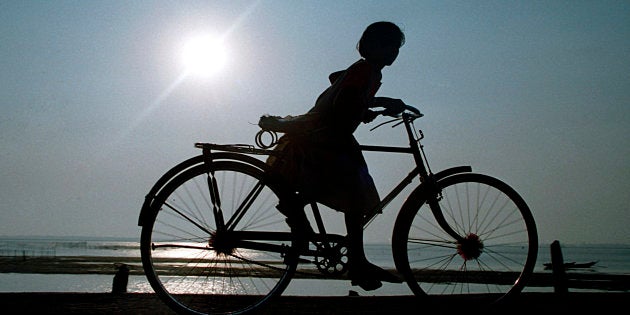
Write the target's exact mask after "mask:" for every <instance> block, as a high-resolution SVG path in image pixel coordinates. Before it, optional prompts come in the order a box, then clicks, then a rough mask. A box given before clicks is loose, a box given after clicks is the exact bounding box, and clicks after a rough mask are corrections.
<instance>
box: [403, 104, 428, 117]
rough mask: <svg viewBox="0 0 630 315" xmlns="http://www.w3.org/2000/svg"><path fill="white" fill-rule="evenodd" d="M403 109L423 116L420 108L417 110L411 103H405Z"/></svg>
mask: <svg viewBox="0 0 630 315" xmlns="http://www.w3.org/2000/svg"><path fill="white" fill-rule="evenodd" d="M405 110H407V111H410V112H412V113H414V114H416V115H418V117H422V116H424V115H423V114H422V113H421V112H420V110H418V109H417V108H415V107H413V106H411V105H407V104H405Z"/></svg>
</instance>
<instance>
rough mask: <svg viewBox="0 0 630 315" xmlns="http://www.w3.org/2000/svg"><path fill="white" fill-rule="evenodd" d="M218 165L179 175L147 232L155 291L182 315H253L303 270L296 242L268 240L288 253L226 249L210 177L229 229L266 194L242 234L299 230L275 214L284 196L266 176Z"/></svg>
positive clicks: (155, 204) (147, 265)
mask: <svg viewBox="0 0 630 315" xmlns="http://www.w3.org/2000/svg"><path fill="white" fill-rule="evenodd" d="M210 165H211V166H208V165H206V164H204V163H201V164H198V165H195V166H192V167H189V168H187V169H185V170H183V171H182V172H178V174H177V175H176V176H175V177H173V178H172V179H170V180H169V181H167V183H166V184H165V185H164V186H163V187H162V188H161V189H160V191H159V193H158V194H157V195H156V196H155V198H154V200H153V201H152V203H151V208H150V210H149V212H148V214H146V216H145V218H144V222H143V225H142V231H141V240H140V251H141V257H142V264H143V268H144V271H145V275H146V277H147V279H148V280H149V283H150V284H151V286H152V288H153V290H154V291H155V292H156V293H157V294H158V296H160V298H161V299H162V300H163V301H164V302H165V303H166V304H167V305H168V306H169V307H170V308H171V309H173V310H175V311H177V312H178V313H181V314H245V313H249V312H250V311H253V310H255V309H258V308H259V307H261V306H263V305H264V304H265V303H267V302H268V301H269V300H270V299H271V298H272V297H274V296H277V295H280V294H281V293H282V292H283V291H284V289H285V288H286V287H287V285H288V284H289V282H290V281H291V278H292V276H293V274H294V272H295V269H296V265H297V251H296V250H295V247H294V243H295V242H294V241H293V238H292V237H291V238H290V239H289V240H284V241H265V242H267V243H273V245H277V246H280V247H282V248H284V250H283V251H282V252H270V251H265V250H264V249H262V250H253V249H243V248H240V247H238V246H237V245H235V244H230V245H225V244H226V242H227V243H228V244H229V243H230V239H228V238H221V237H219V235H225V234H220V233H217V225H216V224H215V222H216V216H215V214H214V212H213V208H212V207H213V204H212V201H211V198H210V191H211V189H209V186H210V184H209V182H208V176H209V174H212V175H213V177H214V178H215V180H216V184H217V185H216V187H217V189H215V190H214V191H215V192H216V193H217V194H218V195H219V196H220V198H221V207H220V208H221V210H222V212H223V218H224V222H229V220H230V219H233V218H234V219H236V215H235V213H236V209H238V206H240V205H243V204H246V203H247V202H246V200H247V198H246V196H248V194H249V193H250V192H252V191H258V195H257V196H256V197H255V198H250V200H249V202H251V204H250V205H249V208H248V210H247V211H244V212H243V213H241V214H240V215H238V217H239V218H240V219H238V222H239V223H238V224H236V225H235V231H273V232H288V233H291V230H290V227H289V226H288V225H287V223H286V221H285V217H284V216H283V215H282V214H281V213H280V212H279V211H277V210H276V209H275V206H276V205H277V202H278V196H277V189H275V188H274V187H270V186H269V185H267V183H266V182H265V180H264V171H263V170H261V169H260V168H258V167H255V166H253V165H249V164H247V163H243V162H242V161H237V160H222V161H215V162H213V163H211V164H210ZM250 197H251V196H250ZM219 239H221V240H222V241H221V242H219Z"/></svg>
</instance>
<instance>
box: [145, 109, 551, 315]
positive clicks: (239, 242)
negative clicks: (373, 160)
mask: <svg viewBox="0 0 630 315" xmlns="http://www.w3.org/2000/svg"><path fill="white" fill-rule="evenodd" d="M422 116H423V115H422V114H420V112H419V111H417V109H415V108H413V107H411V106H407V110H406V111H404V112H403V113H401V114H400V115H399V116H397V117H395V118H393V119H391V120H389V121H386V122H384V123H382V124H380V125H378V126H376V127H374V128H373V129H375V128H377V127H379V126H381V125H386V124H393V126H392V127H396V126H399V125H403V126H404V128H405V131H406V133H407V137H408V140H409V146H405V147H394V146H371V145H362V146H361V149H362V150H364V151H376V152H386V153H403V154H409V155H411V156H412V158H413V160H414V161H415V167H414V168H413V169H412V170H411V171H409V173H408V174H407V175H406V176H405V177H404V178H403V179H402V180H401V181H400V182H399V183H398V184H397V185H395V187H393V188H392V189H391V191H390V192H388V193H387V194H386V195H385V197H384V198H382V201H381V202H380V204H379V205H378V206H377V207H376V208H375V209H372V210H371V211H370V212H369V215H367V216H366V217H365V220H364V226H367V225H369V223H370V222H372V220H373V219H374V218H375V217H376V216H377V215H378V214H380V213H382V210H383V209H384V208H385V207H386V206H387V205H388V204H389V203H390V202H391V201H392V200H393V199H394V198H395V197H396V196H398V195H399V194H400V193H401V192H402V191H403V189H404V188H405V187H407V186H409V185H411V184H412V183H413V182H415V181H419V184H418V186H417V187H416V188H415V189H413V190H412V192H411V193H410V194H409V195H408V196H407V199H406V201H405V202H404V203H403V205H402V207H401V209H400V211H399V213H398V215H397V217H396V220H395V223H394V227H393V234H392V244H391V246H392V255H393V258H394V264H395V268H396V271H397V272H398V273H399V274H400V275H401V276H402V278H403V279H404V281H405V283H406V284H407V285H408V287H409V288H410V290H411V291H412V292H413V294H414V295H416V296H418V297H420V298H426V297H428V296H430V295H433V294H437V295H444V294H458V295H465V296H469V295H470V296H476V295H477V294H483V296H485V297H488V296H489V297H490V300H491V301H490V302H491V303H496V302H500V301H504V300H506V299H507V298H509V297H511V296H514V295H516V294H518V293H520V292H521V291H522V289H523V288H524V286H525V285H526V283H527V280H528V278H529V277H530V276H531V274H532V273H533V269H534V265H535V263H536V257H537V249H538V237H537V231H536V224H535V220H534V217H533V216H532V214H531V211H530V209H529V207H528V206H527V204H526V202H525V201H524V200H523V198H521V196H520V195H519V194H518V193H517V192H516V191H515V190H514V189H513V188H511V187H510V186H509V185H508V184H506V183H504V182H503V181H501V180H499V179H497V178H494V177H492V176H488V175H483V174H477V173H473V172H472V168H471V167H470V166H457V167H453V168H448V169H445V170H443V171H440V172H437V173H433V172H432V171H431V170H430V168H429V166H428V162H427V158H426V155H425V153H424V147H423V145H422V144H421V140H422V139H423V138H424V134H423V133H422V131H421V130H416V129H415V125H414V121H415V120H416V119H417V118H420V117H422ZM266 134H267V132H265V131H263V130H261V131H260V132H259V133H258V134H257V136H256V144H257V145H258V147H254V146H253V145H242V144H234V145H230V144H225V145H222V144H212V143H196V144H195V146H196V147H197V148H200V149H201V150H202V154H201V155H198V156H196V157H193V158H191V159H188V160H186V161H184V162H182V163H180V164H178V165H176V166H175V167H173V168H172V169H170V170H169V171H168V172H167V173H165V174H164V175H163V176H162V177H161V178H160V179H159V180H158V181H157V182H156V183H155V185H154V186H153V187H152V189H151V190H150V191H149V193H148V194H147V195H146V197H145V201H144V204H143V206H142V209H141V212H140V217H139V221H138V224H139V225H140V226H142V231H141V244H140V245H141V257H142V264H143V268H144V270H145V274H146V277H147V279H148V280H149V282H150V284H151V286H152V288H153V289H154V291H155V292H156V293H157V294H158V295H159V296H160V298H161V299H162V300H163V301H164V302H165V303H166V304H167V305H168V306H170V307H171V308H172V309H173V310H176V311H177V312H180V313H186V314H242V313H247V312H250V311H253V310H256V309H258V308H259V307H261V306H263V305H265V304H266V303H268V302H269V301H270V300H271V299H272V298H273V297H276V296H279V295H281V294H282V292H283V291H284V290H285V289H286V287H287V285H288V284H289V282H290V281H291V280H292V278H294V277H314V278H318V279H345V273H346V271H347V255H346V254H347V248H346V245H345V236H343V235H339V234H333V233H328V232H327V231H326V228H325V224H324V222H323V220H322V216H321V213H320V210H319V208H318V205H317V203H316V202H309V203H308V205H310V208H311V209H310V210H311V212H312V217H313V218H314V219H315V223H316V230H315V232H316V233H315V234H314V235H313V236H311V237H310V238H309V239H308V240H307V242H308V245H307V246H305V245H304V244H303V241H300V238H299V237H297V235H298V233H297V231H293V230H292V229H291V228H290V226H289V225H288V224H287V223H286V218H285V217H284V215H282V214H281V213H280V212H279V211H278V210H277V209H276V205H277V204H278V194H279V192H280V190H281V189H282V187H277V185H275V184H274V183H273V182H271V181H269V180H268V179H267V178H266V177H265V171H266V169H267V168H268V166H267V164H266V163H265V162H264V161H262V160H261V159H259V158H258V156H268V155H274V154H278V151H276V150H273V149H270V148H271V146H270V145H265V144H264V141H262V140H261V139H263V137H264V135H266ZM269 134H271V142H272V145H273V142H274V141H275V140H277V135H276V134H274V133H269Z"/></svg>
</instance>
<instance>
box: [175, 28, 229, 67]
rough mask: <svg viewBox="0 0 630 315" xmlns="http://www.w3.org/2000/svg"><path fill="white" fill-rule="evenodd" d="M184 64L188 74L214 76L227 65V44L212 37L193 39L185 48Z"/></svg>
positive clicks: (204, 36)
mask: <svg viewBox="0 0 630 315" xmlns="http://www.w3.org/2000/svg"><path fill="white" fill-rule="evenodd" d="M182 62H183V64H184V67H185V68H186V73H188V74H193V75H198V76H206V77H207V76H212V75H214V74H216V73H217V72H219V71H220V70H221V69H223V68H224V67H225V65H226V62H227V50H226V47H225V44H224V43H223V40H222V39H221V38H219V37H216V36H212V35H203V36H197V37H193V38H191V39H189V40H188V42H186V44H185V45H184V47H183V50H182Z"/></svg>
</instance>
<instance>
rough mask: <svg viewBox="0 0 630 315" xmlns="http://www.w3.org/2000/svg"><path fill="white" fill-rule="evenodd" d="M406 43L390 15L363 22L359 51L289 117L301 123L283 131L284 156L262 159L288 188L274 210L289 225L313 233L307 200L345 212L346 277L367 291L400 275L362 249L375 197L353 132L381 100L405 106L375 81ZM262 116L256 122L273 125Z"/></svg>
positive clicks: (396, 108) (391, 110)
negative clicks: (309, 105) (308, 105)
mask: <svg viewBox="0 0 630 315" xmlns="http://www.w3.org/2000/svg"><path fill="white" fill-rule="evenodd" d="M404 42H405V36H404V34H403V32H402V31H401V30H400V28H399V27H398V26H396V25H395V24H393V23H391V22H376V23H373V24H371V25H369V26H368V27H367V28H366V29H365V31H364V32H363V35H362V36H361V39H360V40H359V42H358V44H357V49H358V51H359V54H360V55H361V57H362V58H361V59H359V60H358V61H357V62H355V63H353V64H352V65H351V66H350V67H348V68H347V69H346V70H343V71H338V72H335V73H332V74H331V75H330V76H329V80H330V82H331V85H330V86H329V87H328V88H327V89H326V90H324V91H323V92H322V93H321V95H320V96H319V97H318V98H317V101H316V102H315V105H314V106H313V107H312V108H311V109H310V110H309V111H308V112H307V113H306V114H304V115H301V116H298V117H293V121H294V122H298V124H299V128H295V129H297V130H296V131H289V132H287V133H286V134H285V135H284V136H283V137H281V139H280V141H279V144H278V146H277V149H279V150H282V158H274V157H272V158H270V159H269V161H268V163H269V164H270V165H271V172H270V174H271V176H272V177H273V178H276V179H278V180H281V181H283V182H284V186H285V187H287V185H288V187H291V190H290V191H291V192H290V193H289V194H287V195H285V196H281V202H280V205H278V209H279V210H280V211H281V212H282V213H284V214H285V215H286V216H287V217H288V220H287V221H288V222H289V224H290V225H292V226H293V227H294V230H298V232H299V233H301V234H303V235H307V234H309V233H312V229H311V227H310V224H309V223H308V220H307V219H306V216H305V214H304V210H303V208H304V204H305V200H314V201H317V202H320V203H322V204H324V205H326V206H328V207H330V208H332V209H335V210H338V211H342V212H344V216H345V224H346V232H347V234H348V235H347V240H348V242H347V247H348V267H349V277H350V279H351V280H352V284H353V285H359V286H360V287H362V288H363V289H365V290H374V289H377V288H379V287H380V286H381V285H382V283H381V281H388V282H401V280H400V279H399V278H398V277H396V276H395V275H393V274H390V273H389V272H387V271H385V270H383V269H381V268H379V267H377V266H375V265H374V264H372V263H370V262H369V261H368V260H367V258H366V256H365V252H364V249H363V226H362V221H363V218H364V216H365V213H366V212H367V211H368V210H371V209H373V208H374V207H375V206H376V205H377V204H378V203H379V201H380V197H379V195H378V192H377V190H376V187H375V185H374V181H373V180H372V177H371V176H370V174H369V172H368V168H367V165H366V162H365V159H364V158H363V154H362V152H361V150H360V148H359V144H358V142H357V141H356V139H355V138H354V136H353V133H354V131H355V130H356V129H357V127H358V126H359V124H360V123H361V122H363V123H367V122H370V121H372V120H373V119H374V118H375V117H376V116H377V115H378V114H379V113H378V112H376V111H373V110H371V108H375V107H383V108H385V110H384V112H382V113H383V114H386V115H397V114H399V113H400V112H402V111H403V109H404V103H403V102H402V101H401V100H399V99H391V98H385V97H375V94H376V92H377V90H378V89H379V87H380V85H381V78H382V75H381V70H382V69H383V68H384V67H385V66H390V65H391V64H392V63H393V62H394V60H396V57H397V56H398V51H399V48H400V47H401V46H402V45H403V44H404ZM264 118H265V117H263V118H261V121H260V122H259V125H260V127H262V128H263V129H273V127H272V126H269V125H268V121H266V120H265V119H264ZM294 192H295V193H294Z"/></svg>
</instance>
